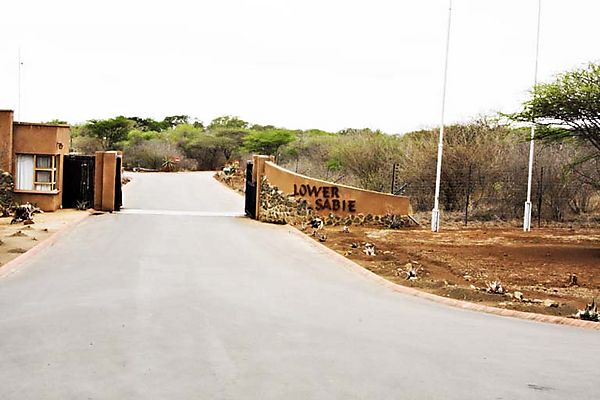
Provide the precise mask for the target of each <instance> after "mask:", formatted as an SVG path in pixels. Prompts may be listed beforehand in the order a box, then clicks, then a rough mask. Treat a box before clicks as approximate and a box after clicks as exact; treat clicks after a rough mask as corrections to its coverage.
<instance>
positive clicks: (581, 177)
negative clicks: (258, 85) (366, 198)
mask: <svg viewBox="0 0 600 400" xmlns="http://www.w3.org/2000/svg"><path fill="white" fill-rule="evenodd" d="M533 122H534V123H535V124H536V135H537V139H538V140H537V144H536V149H535V165H534V172H533V191H532V202H533V203H534V219H536V218H538V217H539V221H540V223H541V222H543V221H559V222H561V221H568V220H574V219H577V220H580V221H584V222H585V221H587V222H590V223H592V224H597V223H598V222H599V218H598V217H597V213H598V210H599V207H600V205H599V202H600V201H599V197H598V193H599V191H600V66H599V65H596V64H590V65H588V66H586V67H583V68H580V69H577V70H574V71H569V72H566V73H564V74H561V75H559V76H557V77H556V78H555V79H554V80H553V81H552V82H549V83H542V84H540V85H538V86H536V87H535V88H533V89H532V91H531V100H529V101H528V102H526V103H525V104H524V106H523V109H522V110H521V111H520V112H518V113H515V114H512V115H499V116H484V117H480V118H477V119H474V120H472V121H468V122H465V123H461V124H455V125H451V126H447V127H446V136H445V143H444V155H443V167H442V185H441V197H440V199H441V203H442V206H443V208H444V211H445V216H446V219H447V220H448V218H449V219H450V220H454V221H456V222H463V221H464V222H467V221H470V220H478V221H505V220H511V219H515V218H520V217H521V215H522V212H523V210H522V209H523V204H524V201H525V197H526V190H527V166H528V165H527V162H528V161H527V160H528V154H529V135H530V129H529V125H530V124H531V123H533ZM437 138H438V130H437V128H436V129H425V130H420V131H415V132H408V133H404V134H389V133H384V132H381V131H377V130H375V131H374V130H371V129H344V130H341V131H339V132H326V131H323V130H319V129H309V130H292V129H285V128H281V127H276V126H273V125H258V124H252V123H250V122H247V121H244V120H242V119H240V118H238V117H235V116H222V117H219V118H216V119H214V120H212V121H211V122H210V123H208V124H207V125H205V124H204V123H202V122H201V121H197V120H194V119H192V118H190V117H189V116H187V115H175V116H168V117H166V118H164V119H163V120H162V121H157V120H153V119H151V118H141V117H124V116H118V117H115V118H111V119H106V120H91V121H88V122H87V123H85V124H82V125H78V126H75V127H73V148H74V149H75V150H76V151H79V152H82V153H91V152H93V151H96V150H107V149H117V150H123V151H124V154H125V157H124V160H125V162H124V163H125V166H126V167H127V168H141V169H151V170H169V171H170V170H175V171H176V170H216V169H219V168H222V167H223V166H224V165H226V164H232V163H233V162H234V161H239V162H240V163H241V165H242V169H243V166H244V161H245V160H247V159H248V158H249V156H250V155H251V154H252V153H261V154H269V155H274V156H275V157H276V160H277V162H278V163H279V164H281V165H282V166H284V167H286V168H288V169H290V170H292V171H296V172H298V173H301V174H306V175H310V176H313V177H316V178H321V179H325V180H330V181H333V182H338V183H344V184H349V185H354V186H358V187H362V188H365V189H370V190H376V191H383V192H390V191H393V192H394V193H396V194H403V195H407V196H410V197H411V203H412V205H413V208H414V210H415V211H416V212H417V213H419V212H423V213H428V212H429V211H430V210H431V208H432V206H433V204H432V201H433V195H434V193H433V191H434V182H435V168H436V150H437ZM393 178H395V182H394V183H392V180H393Z"/></svg>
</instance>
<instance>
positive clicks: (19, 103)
mask: <svg viewBox="0 0 600 400" xmlns="http://www.w3.org/2000/svg"><path fill="white" fill-rule="evenodd" d="M18 57H19V72H18V83H17V91H18V95H17V121H20V120H21V66H22V65H23V63H22V62H21V46H19V55H18Z"/></svg>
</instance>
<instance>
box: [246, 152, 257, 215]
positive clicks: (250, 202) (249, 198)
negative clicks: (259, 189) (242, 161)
mask: <svg viewBox="0 0 600 400" xmlns="http://www.w3.org/2000/svg"><path fill="white" fill-rule="evenodd" d="M252 167H253V165H252V162H250V161H248V164H246V204H245V207H244V211H245V212H246V215H247V216H249V217H250V218H252V219H256V182H252Z"/></svg>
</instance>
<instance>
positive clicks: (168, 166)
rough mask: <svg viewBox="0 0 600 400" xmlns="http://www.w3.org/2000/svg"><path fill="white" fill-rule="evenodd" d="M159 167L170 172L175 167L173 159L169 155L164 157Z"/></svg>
mask: <svg viewBox="0 0 600 400" xmlns="http://www.w3.org/2000/svg"><path fill="white" fill-rule="evenodd" d="M161 167H162V169H163V171H165V172H172V171H173V170H174V169H175V160H173V159H172V158H171V157H165V158H164V159H163V162H162V164H161Z"/></svg>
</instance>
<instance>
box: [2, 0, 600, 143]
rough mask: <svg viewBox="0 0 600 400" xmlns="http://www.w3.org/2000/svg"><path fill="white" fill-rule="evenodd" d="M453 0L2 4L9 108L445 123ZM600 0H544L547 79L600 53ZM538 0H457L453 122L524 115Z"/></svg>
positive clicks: (295, 122) (25, 112) (73, 115)
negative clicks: (510, 113) (447, 38)
mask: <svg viewBox="0 0 600 400" xmlns="http://www.w3.org/2000/svg"><path fill="white" fill-rule="evenodd" d="M447 15H448V0H422V1H416V0H412V1H404V0H387V1H384V0H370V1H364V0H362V1H354V0H343V1H342V0H339V1H338V0H304V1H286V0H214V1H206V0H199V1H182V0H170V1H148V0H146V1H126V0H119V1H116V0H103V1H66V0H53V1H47V0H38V1H29V0H19V1H11V2H4V3H3V5H2V23H1V24H0V37H1V38H2V40H0V108H10V109H16V108H17V97H18V95H17V94H18V90H17V88H18V85H17V82H18V78H17V77H18V49H19V47H20V48H21V59H22V62H23V66H22V79H21V82H22V90H21V115H20V116H21V118H20V119H21V120H23V121H34V122H35V121H47V120H51V119H54V118H58V119H63V120H67V121H68V122H70V123H77V122H83V121H86V120H88V119H92V118H108V117H113V116H116V115H125V116H141V117H152V118H156V119H162V118H163V117H164V116H165V115H173V114H188V115H190V116H193V117H197V118H199V119H200V120H202V121H205V122H208V121H210V120H211V119H212V118H214V117H216V116H219V115H224V114H231V115H237V116H239V117H241V118H243V119H245V120H248V121H251V122H255V123H261V124H267V123H269V124H274V125H278V126H284V127H287V128H300V129H308V128H322V129H327V130H334V131H335V130H339V129H342V128H346V127H370V128H378V129H382V130H384V131H386V132H390V133H401V132H406V131H410V130H414V129H419V128H422V127H431V126H436V125H437V124H439V119H440V108H441V86H442V77H443V65H444V46H445V36H446V26H447V25H446V23H447ZM598 16H600V1H598V0H569V1H566V0H542V29H541V45H540V66H539V79H540V80H541V81H544V80H548V79H551V78H552V76H553V75H554V74H556V73H558V72H561V71H564V70H566V69H571V68H574V67H579V66H582V65H584V64H585V63H587V62H590V61H598V60H600V24H599V23H598ZM536 18H537V0H494V1H492V0H454V5H453V13H452V32H451V44H450V61H449V72H448V74H449V75H448V94H447V121H448V122H457V121H467V120H469V119H470V118H472V117H476V116H477V115H479V114H485V113H493V112H496V111H514V110H516V109H517V108H518V107H519V104H520V103H521V102H522V101H523V100H525V99H526V98H527V94H528V90H529V88H530V87H531V85H532V83H533V72H534V54H535V31H536Z"/></svg>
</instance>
